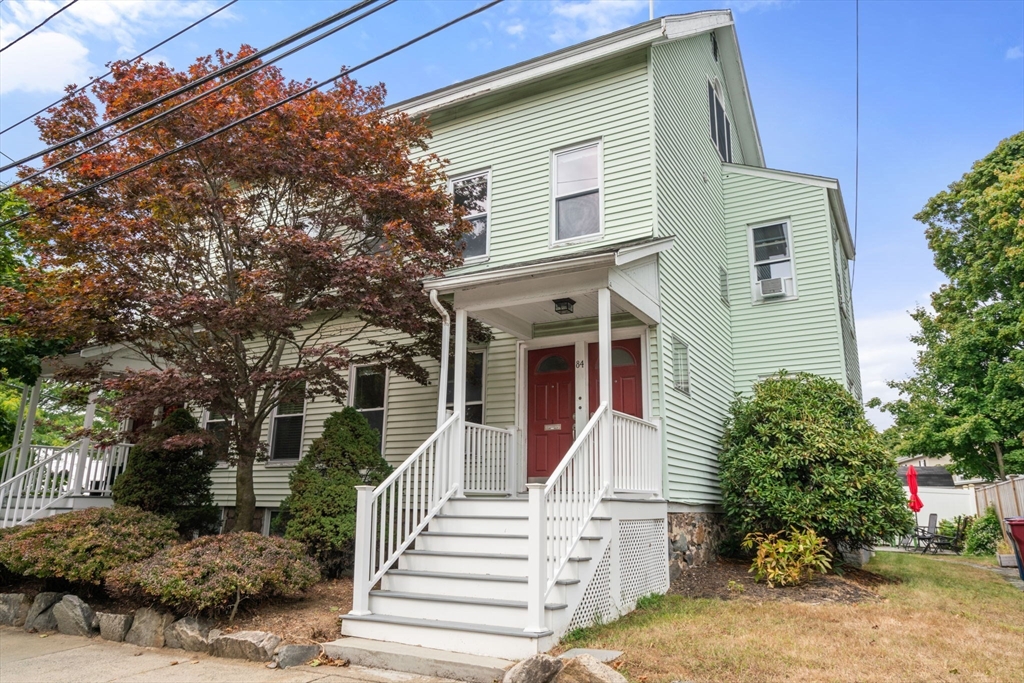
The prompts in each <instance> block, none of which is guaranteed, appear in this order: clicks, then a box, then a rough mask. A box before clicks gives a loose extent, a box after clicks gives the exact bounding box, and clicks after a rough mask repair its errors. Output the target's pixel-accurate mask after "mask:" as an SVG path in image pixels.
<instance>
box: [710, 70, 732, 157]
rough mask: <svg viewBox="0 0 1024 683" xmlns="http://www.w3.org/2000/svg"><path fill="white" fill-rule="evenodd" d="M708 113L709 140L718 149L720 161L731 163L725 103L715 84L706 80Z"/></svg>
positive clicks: (730, 139) (730, 146)
mask: <svg viewBox="0 0 1024 683" xmlns="http://www.w3.org/2000/svg"><path fill="white" fill-rule="evenodd" d="M708 113H709V114H710V117H711V142H713V143H715V147H716V148H717V149H718V156H720V157H721V158H722V161H725V162H727V163H732V124H731V123H729V117H728V115H726V113H725V105H724V104H723V103H722V98H721V96H720V95H719V94H718V91H717V90H716V89H715V86H714V85H712V84H711V82H710V81H709V82H708Z"/></svg>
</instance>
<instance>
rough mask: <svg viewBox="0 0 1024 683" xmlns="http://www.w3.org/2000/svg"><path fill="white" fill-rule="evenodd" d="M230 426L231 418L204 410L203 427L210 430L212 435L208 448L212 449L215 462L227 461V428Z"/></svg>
mask: <svg viewBox="0 0 1024 683" xmlns="http://www.w3.org/2000/svg"><path fill="white" fill-rule="evenodd" d="M230 427H231V419H230V418H228V417H227V416H226V415H221V414H220V413H212V412H210V411H206V421H205V422H204V423H203V429H205V430H206V431H208V432H210V434H211V435H212V436H213V444H212V445H211V449H210V450H211V451H212V455H213V456H214V457H215V458H216V459H217V462H227V460H228V451H229V448H228V447H229V435H228V429H229V428H230Z"/></svg>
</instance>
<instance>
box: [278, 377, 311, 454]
mask: <svg viewBox="0 0 1024 683" xmlns="http://www.w3.org/2000/svg"><path fill="white" fill-rule="evenodd" d="M305 413H306V383H305V382H298V383H294V384H291V385H289V386H286V387H283V388H282V389H281V390H280V396H279V397H278V403H277V409H276V410H275V411H274V419H273V422H272V429H273V434H272V435H271V443H270V459H271V460H298V459H299V456H300V455H302V426H303V423H304V422H305Z"/></svg>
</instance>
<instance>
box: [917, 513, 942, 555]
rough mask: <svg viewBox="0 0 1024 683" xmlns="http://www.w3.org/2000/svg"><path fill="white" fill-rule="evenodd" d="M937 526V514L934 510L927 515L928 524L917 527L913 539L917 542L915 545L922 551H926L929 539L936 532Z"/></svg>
mask: <svg viewBox="0 0 1024 683" xmlns="http://www.w3.org/2000/svg"><path fill="white" fill-rule="evenodd" d="M938 527H939V515H938V514H937V513H934V512H933V513H932V514H930V515H928V526H926V527H923V526H919V527H917V531H916V532H915V534H914V540H915V541H916V542H917V547H918V549H919V550H920V551H921V552H922V553H926V552H928V550H929V544H930V542H931V539H932V538H934V537H935V536H936V535H937V534H938Z"/></svg>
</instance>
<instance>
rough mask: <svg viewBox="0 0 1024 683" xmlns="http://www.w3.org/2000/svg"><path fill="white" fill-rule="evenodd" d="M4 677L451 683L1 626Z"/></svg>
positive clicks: (68, 682) (94, 682)
mask: <svg viewBox="0 0 1024 683" xmlns="http://www.w3.org/2000/svg"><path fill="white" fill-rule="evenodd" d="M0 681H2V683H37V682H38V683H109V682H113V681H118V682H119V683H120V682H122V681H124V682H126V683H127V682H128V681H131V682H133V683H176V682H181V683H207V682H208V683H235V682H237V683H312V682H313V681H316V682H317V683H354V682H355V681H365V682H368V683H451V681H447V680H446V679H440V678H426V677H423V676H415V675H412V674H404V673H398V672H396V671H382V670H380V669H366V668H363V667H359V666H353V667H345V668H338V667H328V666H322V667H309V666H301V667H294V668H291V669H268V668H267V667H266V665H265V664H259V663H257V662H244V661H241V660H234V659H220V658H217V657H209V656H207V655H197V654H195V653H191V652H185V651H184V650H170V649H160V650H156V649H150V648H143V647H136V646H134V645H126V644H124V643H111V642H109V641H106V640H100V639H98V638H92V639H89V638H79V637H74V636H65V635H61V634H53V633H52V634H49V635H47V636H45V637H42V636H41V635H40V634H29V633H25V632H24V631H23V630H21V629H15V628H8V627H0Z"/></svg>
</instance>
